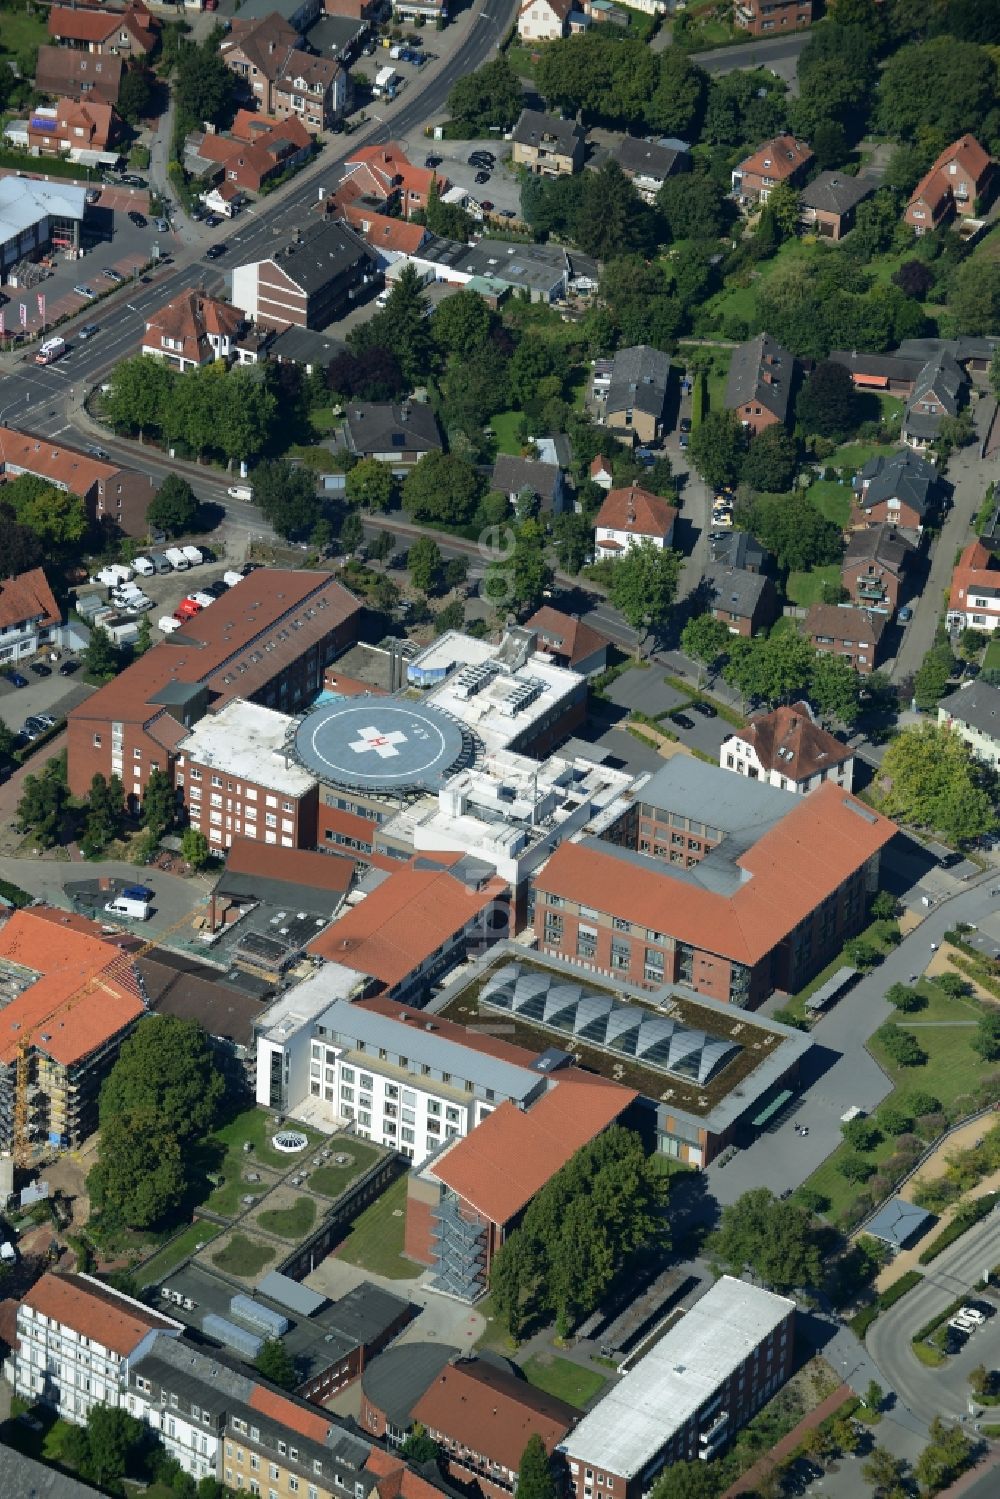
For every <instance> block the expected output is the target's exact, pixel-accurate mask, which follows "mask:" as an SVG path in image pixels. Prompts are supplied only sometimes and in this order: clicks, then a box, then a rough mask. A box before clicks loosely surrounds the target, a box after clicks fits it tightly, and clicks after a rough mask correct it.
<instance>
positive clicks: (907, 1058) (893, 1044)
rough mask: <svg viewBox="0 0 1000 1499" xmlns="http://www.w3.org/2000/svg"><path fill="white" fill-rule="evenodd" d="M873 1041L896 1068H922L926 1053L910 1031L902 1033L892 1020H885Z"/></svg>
mask: <svg viewBox="0 0 1000 1499" xmlns="http://www.w3.org/2000/svg"><path fill="white" fill-rule="evenodd" d="M874 1039H875V1040H876V1041H877V1042H878V1044H879V1045H880V1046H881V1047H882V1049H883V1050H884V1052H885V1054H886V1056H887V1057H888V1058H889V1060H890V1061H892V1062H894V1063H895V1064H896V1066H897V1067H922V1066H923V1064H924V1063H925V1062H926V1061H927V1053H926V1052H925V1051H924V1049H923V1047H922V1046H921V1045H920V1044H919V1042H918V1041H917V1038H916V1036H914V1034H913V1032H912V1031H904V1030H903V1029H902V1028H901V1027H900V1026H898V1025H896V1023H895V1022H894V1021H892V1020H887V1021H886V1023H885V1024H884V1025H880V1026H879V1028H878V1030H877V1031H876V1032H875V1036H874Z"/></svg>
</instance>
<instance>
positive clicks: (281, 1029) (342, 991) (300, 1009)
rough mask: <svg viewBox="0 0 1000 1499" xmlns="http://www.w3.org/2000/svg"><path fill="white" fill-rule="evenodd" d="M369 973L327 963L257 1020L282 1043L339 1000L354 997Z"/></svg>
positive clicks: (269, 1036) (268, 1034)
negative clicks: (365, 974) (365, 973)
mask: <svg viewBox="0 0 1000 1499" xmlns="http://www.w3.org/2000/svg"><path fill="white" fill-rule="evenodd" d="M365 982H366V980H365V976H364V974H362V973H356V972H355V971H354V969H353V968H345V967H344V966H343V964H342V963H324V964H323V967H322V968H320V969H318V970H317V971H316V973H314V974H310V976H309V978H307V979H303V980H302V982H301V984H295V985H294V986H293V987H292V988H291V989H286V990H285V993H284V994H282V995H279V997H278V998H277V999H276V1000H275V1001H274V1003H273V1004H272V1005H270V1006H269V1007H268V1008H267V1009H266V1010H265V1011H264V1012H263V1014H262V1015H261V1016H259V1018H258V1020H257V1025H258V1027H259V1029H260V1031H261V1033H262V1034H263V1035H264V1036H265V1037H266V1039H267V1040H268V1041H273V1042H275V1043H276V1044H277V1045H281V1044H282V1043H283V1042H285V1041H287V1040H288V1038H289V1037H290V1036H293V1035H295V1034H296V1033H297V1032H298V1031H300V1030H301V1029H302V1027H303V1026H304V1025H312V1024H313V1023H314V1022H315V1021H317V1020H319V1019H320V1018H321V1017H322V1016H323V1015H325V1014H326V1012H327V1010H329V1009H330V1007H331V1006H332V1005H335V1004H336V1003H337V1001H338V1000H339V999H350V998H351V996H352V995H353V994H354V993H355V992H356V991H357V990H359V989H360V988H362V987H363V985H364V984H365Z"/></svg>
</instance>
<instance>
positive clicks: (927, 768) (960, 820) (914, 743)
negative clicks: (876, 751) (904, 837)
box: [877, 723, 997, 843]
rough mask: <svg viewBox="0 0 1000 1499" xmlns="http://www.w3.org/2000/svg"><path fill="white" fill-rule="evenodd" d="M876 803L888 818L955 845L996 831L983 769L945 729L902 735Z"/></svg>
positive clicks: (927, 727)
mask: <svg viewBox="0 0 1000 1499" xmlns="http://www.w3.org/2000/svg"><path fill="white" fill-rule="evenodd" d="M878 786H879V788H880V789H879V790H878V792H877V800H878V805H879V808H880V810H882V811H884V812H885V813H887V815H888V816H890V817H895V818H899V819H901V820H902V821H904V822H907V823H910V824H914V825H916V826H918V827H930V828H935V829H937V830H938V831H939V832H941V833H943V834H944V835H945V836H946V837H948V838H950V839H952V840H953V841H954V842H956V843H963V842H967V841H969V840H970V839H972V838H976V837H979V836H980V835H981V834H983V833H988V832H991V831H992V830H993V829H994V828H995V827H996V826H997V815H996V810H995V807H994V803H993V799H992V797H991V796H990V792H989V790H988V788H987V784H986V772H985V767H984V766H983V765H981V764H980V762H978V761H977V760H976V759H975V758H974V757H973V755H972V753H971V751H970V748H969V746H968V745H967V744H966V743H965V742H964V740H962V739H960V738H959V736H958V735H957V734H953V733H952V732H951V730H950V729H949V728H948V726H947V725H946V724H940V725H939V724H936V723H922V724H920V725H919V726H917V727H914V728H906V729H903V730H902V732H901V733H900V734H898V735H897V736H896V738H895V739H894V740H893V741H892V743H891V744H890V745H889V747H888V749H887V750H886V752H885V756H884V758H883V761H882V769H881V775H880V777H879V781H878Z"/></svg>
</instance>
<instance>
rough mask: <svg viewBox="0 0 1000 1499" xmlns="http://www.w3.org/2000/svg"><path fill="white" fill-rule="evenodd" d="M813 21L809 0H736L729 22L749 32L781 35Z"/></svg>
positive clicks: (756, 34) (762, 34)
mask: <svg viewBox="0 0 1000 1499" xmlns="http://www.w3.org/2000/svg"><path fill="white" fill-rule="evenodd" d="M812 22H813V0H737V3H736V5H735V6H734V8H733V25H734V26H738V27H739V28H740V30H741V31H746V32H749V34H750V35H751V36H782V35H786V34H787V33H788V32H790V31H799V30H801V28H802V27H803V26H811V25H812Z"/></svg>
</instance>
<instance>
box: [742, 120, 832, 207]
mask: <svg viewBox="0 0 1000 1499" xmlns="http://www.w3.org/2000/svg"><path fill="white" fill-rule="evenodd" d="M812 160H813V152H812V148H811V147H810V146H807V145H806V143H805V141H799V140H796V139H795V137H794V135H776V136H775V137H774V139H773V140H769V141H765V142H764V144H763V145H762V146H758V147H757V150H756V151H754V152H753V153H752V154H751V155H750V156H748V157H746V158H745V160H743V161H741V162H740V164H739V166H736V167H734V168H733V197H734V198H737V199H739V201H740V202H741V203H743V204H753V203H766V202H767V200H768V198H769V197H770V196H771V190H772V189H773V188H775V187H777V186H778V183H779V182H787V183H788V185H789V186H790V187H799V186H800V185H801V183H802V182H803V180H804V179H805V176H806V173H807V172H808V170H809V167H810V165H811V164H812Z"/></svg>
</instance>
